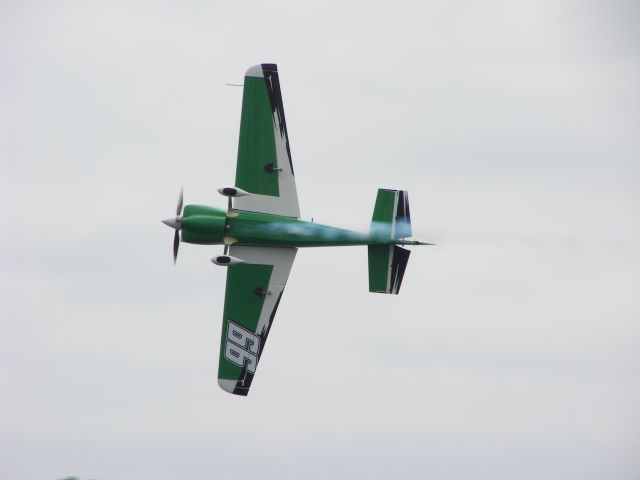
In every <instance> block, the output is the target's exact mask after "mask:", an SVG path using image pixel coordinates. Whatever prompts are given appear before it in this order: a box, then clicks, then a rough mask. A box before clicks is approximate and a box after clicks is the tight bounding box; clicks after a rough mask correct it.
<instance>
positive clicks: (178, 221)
mask: <svg viewBox="0 0 640 480" xmlns="http://www.w3.org/2000/svg"><path fill="white" fill-rule="evenodd" d="M182 199H183V189H182V188H181V189H180V196H179V197H178V206H177V208H176V216H175V218H167V219H166V220H162V223H164V224H165V225H167V226H169V227H171V228H173V229H174V230H175V231H176V233H175V234H174V236H173V263H176V260H177V259H178V249H179V248H180V229H182V203H183V202H182Z"/></svg>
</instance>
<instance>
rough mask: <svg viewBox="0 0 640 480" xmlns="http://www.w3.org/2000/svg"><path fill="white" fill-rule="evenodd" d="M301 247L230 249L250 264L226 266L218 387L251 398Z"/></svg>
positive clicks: (237, 256) (231, 252) (232, 254)
mask: <svg viewBox="0 0 640 480" xmlns="http://www.w3.org/2000/svg"><path fill="white" fill-rule="evenodd" d="M296 251H297V249H296V248H269V247H234V246H232V247H230V252H229V255H231V256H233V257H236V258H240V259H242V260H244V261H245V262H246V263H241V264H236V265H231V266H229V267H227V291H226V296H225V300H224V314H223V321H222V339H221V342H220V363H219V364H218V384H219V385H220V387H222V389H223V390H226V391H227V392H230V393H233V394H236V395H243V396H246V395H247V394H248V393H249V387H251V382H252V380H253V376H254V375H255V373H256V367H257V366H258V363H259V362H260V357H261V355H262V351H263V349H264V344H265V342H266V340H267V336H268V335H269V331H270V329H271V325H272V323H273V318H274V317H275V314H276V310H277V309H278V304H279V303H280V298H281V297H282V292H283V290H284V286H285V284H286V283H287V278H288V277H289V272H290V271H291V265H293V260H294V259H295V256H296Z"/></svg>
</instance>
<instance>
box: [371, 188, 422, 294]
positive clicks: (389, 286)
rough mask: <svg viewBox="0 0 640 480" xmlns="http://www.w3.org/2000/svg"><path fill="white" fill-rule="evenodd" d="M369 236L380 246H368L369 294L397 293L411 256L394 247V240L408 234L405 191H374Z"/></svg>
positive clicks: (409, 217)
mask: <svg viewBox="0 0 640 480" xmlns="http://www.w3.org/2000/svg"><path fill="white" fill-rule="evenodd" d="M370 233H371V236H372V237H373V238H374V239H376V240H379V241H380V245H369V247H368V248H369V291H370V292H379V293H393V294H397V293H398V292H399V291H400V285H401V284H402V278H403V277H404V271H405V269H406V268H407V263H408V262H409V254H410V253H411V252H410V251H409V250H407V249H404V248H402V247H399V246H397V245H394V243H395V242H394V240H398V241H399V240H401V239H404V238H407V237H410V236H411V235H412V233H411V216H410V214H409V194H408V193H407V192H406V191H405V190H387V189H384V188H380V189H378V196H377V197H376V206H375V207H374V209H373V218H372V219H371V231H370Z"/></svg>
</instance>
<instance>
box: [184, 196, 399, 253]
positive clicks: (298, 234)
mask: <svg viewBox="0 0 640 480" xmlns="http://www.w3.org/2000/svg"><path fill="white" fill-rule="evenodd" d="M182 241H183V242H186V243H196V244H200V245H220V244H226V245H253V246H258V245H259V246H267V247H328V246H347V245H381V244H392V243H404V242H402V240H399V239H393V240H392V239H389V238H383V237H381V236H376V235H371V234H366V233H360V232H355V231H352V230H346V229H342V228H337V227H332V226H329V225H322V224H319V223H315V222H309V221H306V220H301V219H299V218H293V217H284V216H280V215H269V214H265V213H256V212H248V211H242V210H235V209H231V210H230V211H226V210H223V209H220V208H215V207H209V206H205V205H187V206H186V207H185V209H184V214H183V216H182Z"/></svg>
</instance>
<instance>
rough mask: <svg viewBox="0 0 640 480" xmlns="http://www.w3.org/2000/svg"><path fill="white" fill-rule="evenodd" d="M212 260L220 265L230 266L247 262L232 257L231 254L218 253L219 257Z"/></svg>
mask: <svg viewBox="0 0 640 480" xmlns="http://www.w3.org/2000/svg"><path fill="white" fill-rule="evenodd" d="M211 261H212V262H213V263H215V264H216V265H218V266H220V267H228V266H230V265H238V264H240V263H247V262H245V261H244V260H242V259H241V258H236V257H232V256H231V255H218V256H217V257H213V258H212V259H211Z"/></svg>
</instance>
